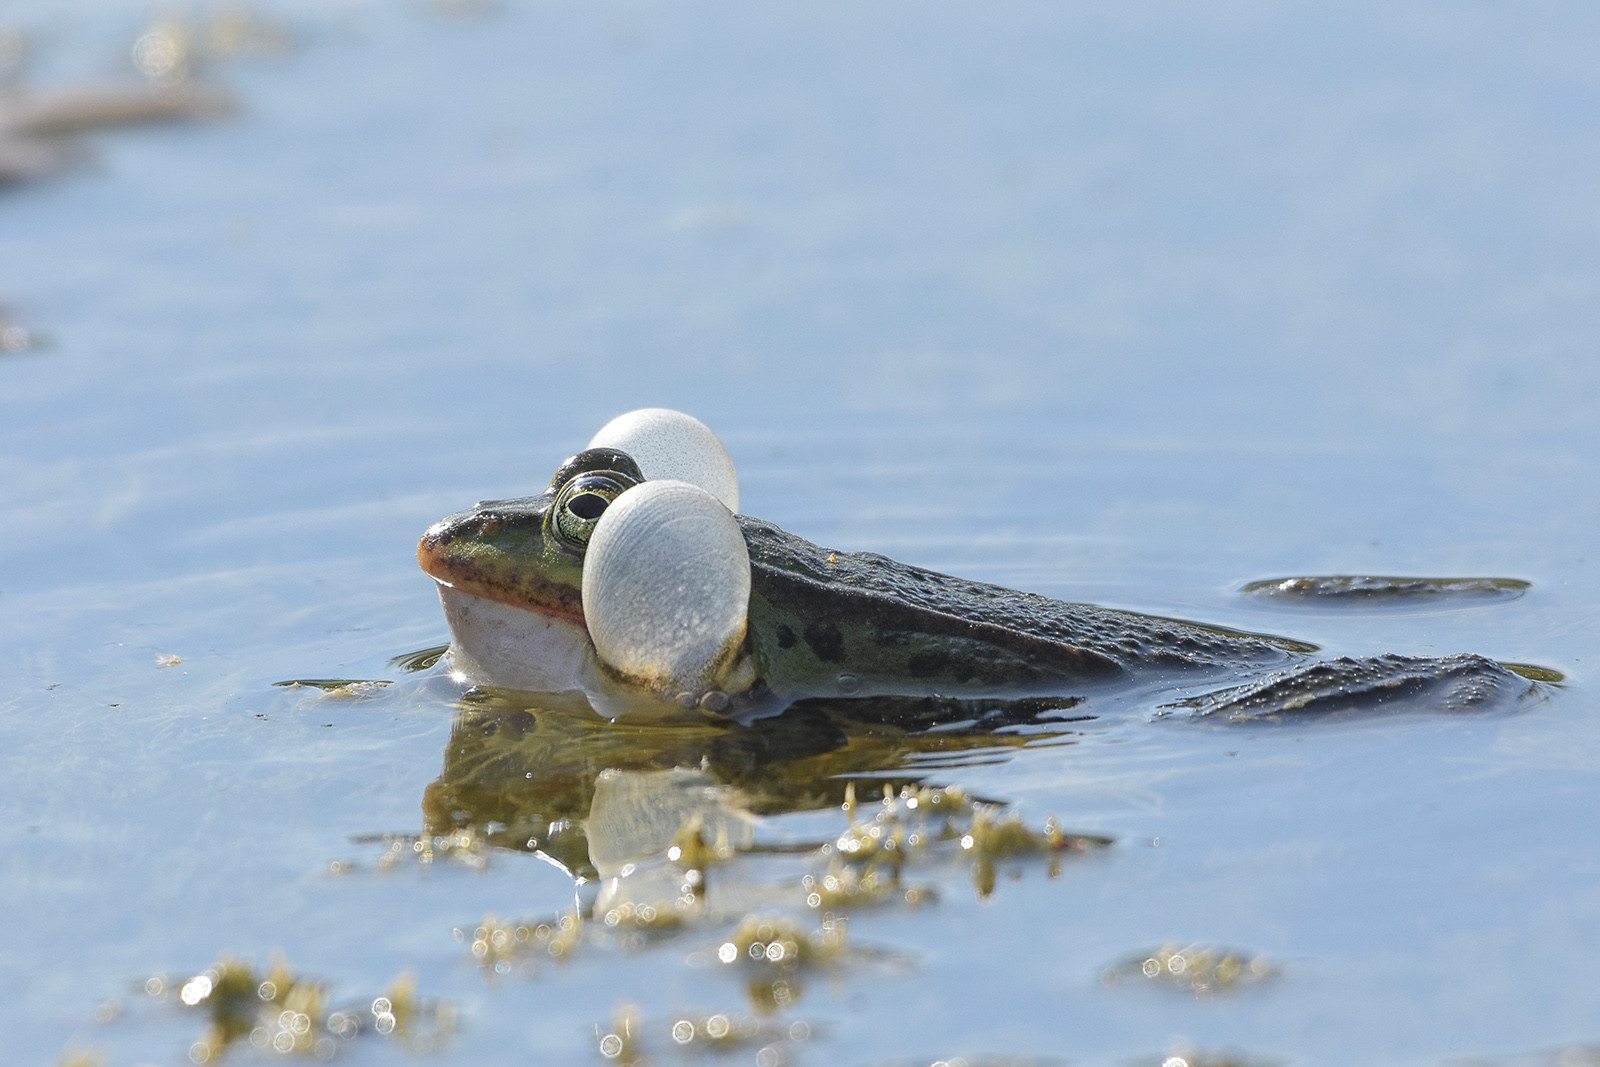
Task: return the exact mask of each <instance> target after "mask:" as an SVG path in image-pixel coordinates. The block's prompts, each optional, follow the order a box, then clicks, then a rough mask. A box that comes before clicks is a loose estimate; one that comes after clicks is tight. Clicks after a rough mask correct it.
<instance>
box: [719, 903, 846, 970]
mask: <svg viewBox="0 0 1600 1067" xmlns="http://www.w3.org/2000/svg"><path fill="white" fill-rule="evenodd" d="M848 940H849V935H848V928H847V927H846V925H845V922H844V920H843V919H840V918H837V917H830V918H827V919H824V920H823V921H822V924H821V926H819V927H818V928H817V929H816V930H815V931H814V932H810V931H807V930H806V929H805V928H804V927H802V926H801V925H800V924H799V923H797V922H795V921H794V920H792V919H789V918H787V917H785V916H782V915H749V916H746V917H745V918H744V920H743V921H742V922H740V923H739V925H738V927H737V928H736V929H735V930H734V931H733V933H732V935H731V936H730V937H729V938H728V939H727V940H726V941H724V942H723V943H722V944H721V945H719V946H718V947H717V961H718V962H719V963H722V964H726V965H730V966H733V965H738V966H754V967H757V968H773V967H776V968H781V969H783V970H786V971H793V970H797V969H799V968H802V967H817V966H827V965H829V964H832V963H834V962H835V961H837V960H838V959H839V957H840V956H841V955H842V954H843V952H844V951H845V946H846V943H847V942H848Z"/></svg>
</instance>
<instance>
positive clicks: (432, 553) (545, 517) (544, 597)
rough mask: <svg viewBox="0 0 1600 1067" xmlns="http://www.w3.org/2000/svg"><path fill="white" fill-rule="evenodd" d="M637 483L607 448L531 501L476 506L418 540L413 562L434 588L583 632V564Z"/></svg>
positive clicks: (560, 473)
mask: <svg viewBox="0 0 1600 1067" xmlns="http://www.w3.org/2000/svg"><path fill="white" fill-rule="evenodd" d="M642 481H644V475H643V473H641V472H640V470H639V465H638V464H637V463H635V462H634V461H633V459H632V458H631V457H630V456H628V455H627V454H626V453H625V452H621V451H618V450H617V449H614V448H590V449H586V450H584V451H582V452H579V453H578V454H577V455H576V456H573V457H572V458H571V459H569V460H567V461H566V462H565V463H563V464H562V465H561V467H560V469H559V470H557V471H556V473H555V477H554V478H552V479H551V480H550V488H548V489H546V490H545V491H544V492H543V493H540V494H539V495H538V496H530V497H522V498H520V499H516V500H484V501H480V502H479V503H478V504H477V505H476V506H475V507H471V508H468V509H467V510H466V511H458V512H456V513H455V514H454V515H451V516H449V517H448V518H444V519H440V520H439V521H438V522H436V523H434V524H433V525H432V526H430V527H428V531H427V532H426V533H424V534H423V535H422V541H421V542H420V543H419V544H418V545H417V563H418V564H420V565H421V567H422V569H423V570H424V571H426V572H427V573H428V574H429V575H430V576H432V577H433V578H434V579H435V580H437V581H438V582H439V584H440V586H441V587H442V588H446V589H452V590H456V591H458V592H460V593H466V594H469V595H471V596H474V597H478V598H481V599H483V600H490V601H493V602H495V603H497V604H502V605H505V606H508V607H512V608H517V609H519V610H522V611H530V612H534V613H535V614H538V615H543V616H546V617H548V618H551V619H555V620H559V621H561V622H565V623H569V624H572V625H575V626H583V625H584V618H583V557H584V553H585V552H586V550H587V549H588V546H589V539H590V538H591V537H592V536H593V535H594V529H595V526H596V525H597V524H598V523H599V521H600V516H601V515H603V514H604V513H605V511H606V509H607V508H608V507H610V506H611V503H612V501H614V500H616V499H617V497H619V496H621V495H622V494H623V492H624V491H626V490H628V489H631V488H632V487H633V486H635V485H638V484H639V483H640V482H642Z"/></svg>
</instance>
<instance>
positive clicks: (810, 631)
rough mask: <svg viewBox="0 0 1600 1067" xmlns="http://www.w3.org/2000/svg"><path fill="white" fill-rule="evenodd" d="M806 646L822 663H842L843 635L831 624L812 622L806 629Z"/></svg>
mask: <svg viewBox="0 0 1600 1067" xmlns="http://www.w3.org/2000/svg"><path fill="white" fill-rule="evenodd" d="M805 638H806V645H807V647H809V648H810V649H811V651H812V652H813V653H815V654H816V657H817V658H818V659H820V660H821V661H822V662H824V663H843V662H844V635H843V634H841V633H840V632H839V628H838V627H837V626H835V625H834V624H833V623H831V622H814V623H811V624H810V625H809V626H807V627H806V632H805Z"/></svg>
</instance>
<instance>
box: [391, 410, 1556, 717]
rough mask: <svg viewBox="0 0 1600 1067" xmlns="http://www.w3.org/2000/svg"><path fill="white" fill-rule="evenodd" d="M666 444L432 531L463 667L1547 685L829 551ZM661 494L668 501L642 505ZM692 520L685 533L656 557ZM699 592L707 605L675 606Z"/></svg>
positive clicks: (1022, 688) (1172, 710)
mask: <svg viewBox="0 0 1600 1067" xmlns="http://www.w3.org/2000/svg"><path fill="white" fill-rule="evenodd" d="M647 410H648V411H656V410H660V409H647ZM636 414H639V413H630V415H636ZM668 414H670V415H673V416H680V413H675V412H674V413H668ZM624 418H626V417H624ZM681 418H684V419H689V418H690V417H689V416H681ZM693 421H695V422H696V424H697V425H699V426H700V427H701V429H704V430H705V434H710V431H709V429H706V428H704V427H703V424H698V421H697V420H693ZM694 433H695V434H699V430H695V431H694ZM701 436H702V437H703V436H704V435H701ZM710 439H711V440H712V441H715V436H714V435H710ZM716 446H717V447H718V448H720V442H717V443H716ZM653 447H655V445H654V442H652V441H651V440H649V439H648V435H646V436H645V437H644V438H640V437H638V436H637V435H635V436H629V435H628V434H626V433H624V434H622V436H620V437H618V436H617V435H615V434H613V435H610V436H608V435H607V434H606V433H605V432H604V431H603V432H602V434H597V435H596V437H595V439H594V440H592V441H591V442H590V445H589V447H587V448H585V449H583V450H581V451H579V452H577V453H576V454H575V455H573V456H572V457H571V458H569V459H567V460H566V461H565V462H563V463H562V464H560V466H559V467H558V468H557V470H556V472H555V474H554V476H553V477H552V478H551V480H550V483H549V485H548V486H547V488H546V489H545V490H544V491H543V492H541V493H539V494H537V495H534V496H528V497H521V498H514V499H502V500H485V501H480V502H479V503H477V504H476V505H474V506H473V507H471V508H467V509H465V510H463V511H459V512H457V513H455V514H453V515H450V516H448V517H446V518H444V519H442V520H440V521H439V522H437V523H435V524H434V525H432V526H431V527H429V528H428V530H427V531H426V532H425V533H424V535H423V536H422V538H421V541H420V542H419V544H418V548H417V559H418V563H419V565H420V566H421V568H422V570H423V571H424V572H425V573H427V574H428V575H429V576H430V577H432V578H433V579H434V580H435V582H436V584H437V586H438V589H439V595H440V598H441V602H442V604H443V607H444V612H445V616H446V619H447V621H448V622H449V625H450V629H451V637H452V642H451V648H450V652H449V653H448V660H449V665H450V669H451V670H452V672H453V673H454V676H455V677H456V678H457V679H458V680H461V681H464V682H467V683H471V684H478V685H489V686H498V687H502V688H509V689H514V690H524V691H534V692H572V691H582V692H584V693H585V694H586V695H587V696H588V697H589V698H590V702H591V703H592V704H593V705H594V707H595V709H596V710H598V711H601V712H602V714H606V715H608V717H612V718H625V717H629V716H643V717H660V716H662V715H663V714H671V713H672V710H673V709H682V710H685V711H701V712H706V713H710V714H715V715H727V716H733V717H744V718H750V717H752V716H758V715H762V714H771V713H775V712H778V711H781V710H783V709H784V708H786V707H789V706H791V705H793V704H795V703H797V702H800V701H805V700H809V699H816V698H824V699H853V700H885V699H887V700H896V699H900V700H911V701H915V700H917V699H925V698H948V699H956V700H960V699H962V698H976V697H989V698H1026V697H1030V696H1036V695H1039V694H1072V696H1073V699H1075V700H1081V699H1083V698H1084V697H1085V696H1090V695H1093V694H1095V693H1098V692H1105V691H1113V690H1127V689H1128V688H1130V687H1136V686H1140V685H1145V684H1150V683H1155V684H1157V685H1159V684H1161V683H1164V682H1165V683H1171V682H1174V681H1182V682H1187V683H1200V684H1202V685H1203V684H1206V683H1210V682H1213V681H1220V682H1221V683H1223V684H1222V685H1221V686H1220V687H1219V688H1217V689H1216V690H1215V691H1214V692H1210V693H1201V694H1200V695H1198V696H1196V695H1193V694H1190V693H1186V694H1183V695H1181V696H1180V698H1179V699H1176V700H1175V701H1174V702H1172V703H1169V704H1166V705H1162V706H1161V708H1160V710H1159V711H1158V713H1157V714H1158V716H1161V717H1167V716H1190V717H1211V718H1224V719H1261V718H1271V717H1277V716H1282V715H1284V714H1287V713H1295V712H1298V713H1314V712H1325V711H1331V710H1338V709H1342V708H1345V707H1348V706H1351V705H1352V704H1361V703H1363V702H1365V703H1367V704H1373V705H1384V704H1390V705H1396V706H1399V705H1401V704H1405V705H1406V706H1412V705H1415V704H1417V703H1419V702H1420V703H1421V704H1422V705H1423V706H1429V707H1436V708H1440V709H1445V710H1471V709H1476V708H1486V707H1502V706H1508V705H1510V704H1515V703H1517V702H1519V701H1522V700H1525V699H1527V698H1528V697H1530V696H1533V695H1536V694H1537V693H1538V692H1539V691H1540V690H1539V686H1540V685H1541V684H1543V680H1542V679H1541V676H1540V675H1538V674H1535V673H1530V672H1523V673H1518V672H1517V671H1515V670H1513V669H1511V668H1508V667H1507V666H1504V665H1501V664H1498V663H1495V662H1494V661H1492V660H1490V659H1488V658H1486V657H1483V656H1478V655H1474V654H1466V655H1459V656H1448V657H1410V656H1402V655H1396V654H1387V655H1384V656H1377V657H1364V658H1363V657H1335V658H1317V654H1318V653H1319V652H1320V649H1319V648H1318V646H1316V645H1315V644H1312V643H1310V642H1306V641H1301V640H1297V639H1294V638H1290V637H1283V636H1278V635H1275V634H1269V633H1259V632H1253V631H1246V630H1241V629H1235V628H1231V627H1226V626H1220V625H1215V624H1209V623H1203V622H1195V621H1188V620H1182V619H1175V618H1166V617H1162V616H1157V615H1149V614H1143V613H1138V612H1133V611H1126V610H1121V609H1116V608H1109V607H1101V606H1098V605H1093V604H1084V603H1073V602H1068V601H1062V600H1056V599H1052V598H1049V597H1045V596H1041V595H1039V594H1035V593H1027V592H1019V591H1016V590H1012V589H1008V588H1005V587H1002V586H998V585H991V584H987V583H984V582H978V581H971V580H967V579H963V578H957V577H953V576H950V575H946V574H941V573H938V572H935V571H932V570H928V569H925V568H922V567H917V566H914V565H910V564H905V563H901V562H898V561H896V560H893V559H890V558H889V557H886V556H882V555H879V554H876V553H871V552H846V551H839V550H833V549H828V548H825V547H822V546H820V545H817V544H814V543H812V542H810V541H808V540H806V539H804V538H802V537H800V536H798V535H795V534H792V533H789V532H787V531H785V530H783V529H780V528H779V527H778V526H776V525H774V524H772V523H770V522H766V521H764V520H761V519H758V518H755V517H752V516H748V515H743V514H738V513H737V511H736V509H735V508H730V507H728V506H727V504H728V500H727V499H724V498H725V497H727V495H728V492H727V490H726V489H721V490H718V488H717V486H715V485H712V486H711V488H709V489H708V488H705V487H700V486H696V485H694V484H692V483H690V482H687V481H683V480H681V479H676V478H673V477H670V476H668V477H662V476H661V475H662V472H661V471H660V470H659V469H652V470H651V471H650V473H649V474H648V475H647V473H646V467H649V466H652V465H655V466H659V464H658V462H657V461H656V460H654V459H652V461H651V462H650V463H641V461H640V460H639V459H638V458H636V456H635V455H634V453H635V452H638V453H640V454H648V453H650V452H651V451H652V448H653ZM723 454H724V456H725V451H724V453H723ZM703 467H704V465H703V464H698V461H696V463H691V464H690V466H689V469H690V470H691V471H700V470H701V469H703ZM666 473H667V474H668V475H670V474H671V473H672V472H671V471H670V470H668V471H666ZM715 480H716V479H715V477H713V478H711V479H710V481H712V482H715ZM718 491H720V492H722V493H723V497H724V498H718V497H717V495H716V493H717V492H718ZM652 494H654V495H653V496H652ZM733 495H734V499H735V500H736V489H735V490H734V491H733ZM680 497H681V498H683V499H682V500H679V499H678V498H680ZM702 497H703V498H704V499H703V500H702V499H701V498H702ZM653 501H670V503H652V502H653ZM684 501H688V502H690V503H693V504H695V505H696V506H698V507H701V508H702V511H703V513H704V522H703V524H700V525H697V523H700V521H701V520H700V519H699V518H693V519H692V521H691V520H685V519H683V517H682V514H680V511H681V510H690V509H687V508H686V506H685V508H684V509H680V508H679V505H680V504H683V503H684ZM636 502H637V503H638V506H637V507H635V506H634V504H635V503H636ZM651 506H656V507H658V508H664V509H665V510H664V511H662V512H661V513H660V514H659V515H657V516H656V517H655V518H654V519H650V518H639V517H638V516H639V515H642V514H643V513H644V511H645V510H646V509H647V508H648V507H651ZM624 511H626V512H627V516H626V517H623V513H624ZM700 514H701V513H700V512H695V515H697V516H698V515H700ZM662 516H665V517H664V518H663V517H662ZM630 522H632V523H633V525H632V526H629V525H628V524H629V523H630ZM608 523H609V524H611V525H609V526H608ZM673 530H676V531H677V532H678V534H679V535H681V540H682V542H683V543H681V544H679V545H678V546H676V547H675V548H673V549H671V550H663V552H664V555H663V557H662V558H660V559H657V558H656V549H657V546H658V543H660V542H664V541H666V540H669V539H670V538H669V534H670V533H671V532H672V531H673ZM708 546H710V547H708ZM607 551H609V553H610V554H609V555H606V554H605V553H606V552H607ZM674 552H676V553H677V555H676V556H674V555H673V553H674ZM685 560H687V561H688V562H685ZM724 563H726V565H727V567H728V568H729V572H730V574H731V575H732V577H730V578H728V579H727V580H726V583H725V584H726V586H727V588H726V590H725V591H724V593H723V595H722V600H721V602H720V605H721V606H716V605H713V606H709V607H708V606H706V605H705V604H702V603H701V602H700V601H698V600H695V596H696V595H697V594H698V593H699V592H701V591H703V590H702V587H703V586H716V585H718V584H719V583H722V582H723V579H721V578H719V577H711V578H708V577H707V574H708V573H711V572H712V571H714V570H715V569H716V568H720V567H721V566H723V565H724ZM663 575H664V576H665V577H663ZM608 581H609V582H610V584H609V585H608V584H607V582H608ZM680 597H683V598H687V600H688V601H689V603H687V604H686V605H677V606H675V604H674V603H673V601H674V600H675V599H677V598H680ZM618 601H620V602H621V603H622V604H623V606H622V607H616V606H614V603H615V602H618ZM662 602H666V603H662ZM606 611H609V613H610V614H611V615H612V616H617V615H621V616H623V617H624V621H625V623H626V624H627V625H634V626H635V627H636V628H637V629H638V630H639V631H640V632H641V633H642V634H643V636H642V637H641V638H639V640H640V641H642V642H644V643H649V642H650V641H656V642H658V643H665V645H666V648H665V652H664V653H663V651H662V650H661V649H657V650H654V651H647V652H646V653H644V654H642V655H639V656H633V655H632V654H631V650H630V646H629V645H628V640H627V639H624V640H623V641H622V642H621V644H620V646H619V645H618V642H617V641H615V640H610V639H608V638H606V634H607V633H608V632H609V629H610V628H612V627H613V626H614V625H616V624H614V623H613V622H611V621H609V620H607V619H606V618H604V617H603V615H604V612H606ZM674 612H676V614H673V613H674ZM719 612H720V613H722V614H724V615H726V616H728V621H727V624H726V625H723V626H721V627H720V628H713V629H714V633H713V634H712V636H711V637H710V638H709V643H708V640H707V638H706V637H705V635H704V634H702V633H700V632H698V631H695V632H694V633H689V636H687V637H685V638H683V639H682V641H681V643H682V644H685V645H688V644H693V643H696V642H698V643H699V644H700V645H703V646H705V651H704V652H703V653H701V654H699V658H698V659H695V660H694V661H693V663H692V664H691V665H690V666H689V667H688V668H682V667H670V666H669V667H667V668H663V667H661V665H660V662H659V661H660V660H661V659H662V656H663V655H664V654H665V655H667V656H668V658H670V654H671V653H673V652H674V651H675V647H674V646H675V643H676V642H678V638H676V637H675V636H674V635H675V634H676V633H677V632H678V631H677V630H676V629H675V627H679V626H680V623H681V621H682V619H684V618H687V619H689V620H690V621H691V622H693V623H696V624H698V623H702V622H704V621H705V619H706V618H707V617H712V616H716V615H718V613H719ZM690 629H693V627H690ZM684 632H685V633H688V632H689V631H688V630H685V631H684ZM619 647H620V649H621V651H617V650H616V649H617V648H619ZM1546 680H1547V679H1546ZM1408 702H1409V703H1408Z"/></svg>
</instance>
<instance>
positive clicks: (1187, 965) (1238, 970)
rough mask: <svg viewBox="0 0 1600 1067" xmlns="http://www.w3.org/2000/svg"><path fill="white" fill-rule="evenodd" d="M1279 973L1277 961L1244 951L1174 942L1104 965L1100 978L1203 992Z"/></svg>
mask: <svg viewBox="0 0 1600 1067" xmlns="http://www.w3.org/2000/svg"><path fill="white" fill-rule="evenodd" d="M1279 973H1280V968H1279V967H1278V965H1277V964H1275V963H1272V962H1271V961H1270V960H1267V959H1265V958H1263V957H1261V956H1254V955H1251V954H1250V953H1247V952H1241V951H1238V950H1236V949H1226V948H1217V947H1216V946H1211V945H1201V944H1192V945H1187V946H1180V945H1177V944H1176V943H1173V944H1166V945H1162V946H1161V947H1160V948H1158V949H1155V950H1154V951H1150V952H1139V953H1135V954H1133V955H1131V956H1129V957H1127V958H1126V959H1124V960H1122V961H1120V962H1118V963H1115V964H1113V965H1112V966H1111V967H1109V968H1107V969H1106V971H1105V974H1104V975H1103V980H1104V981H1105V983H1106V984H1107V985H1116V984H1118V983H1121V982H1132V983H1141V984H1148V985H1163V986H1170V987H1174V988H1179V989H1188V990H1191V991H1192V992H1194V993H1195V994H1196V995H1197V996H1204V995H1207V994H1212V993H1221V992H1227V991H1231V990H1234V989H1241V988H1244V987H1247V986H1253V985H1256V984H1259V983H1261V982H1264V981H1267V980H1268V979H1271V978H1275V977H1277V976H1278V974H1279Z"/></svg>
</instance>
